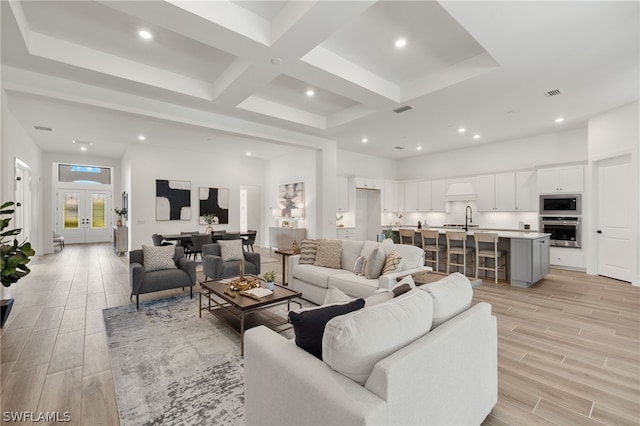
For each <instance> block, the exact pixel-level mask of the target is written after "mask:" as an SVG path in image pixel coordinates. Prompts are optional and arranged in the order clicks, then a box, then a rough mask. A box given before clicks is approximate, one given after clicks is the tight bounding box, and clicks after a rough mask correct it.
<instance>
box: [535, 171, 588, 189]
mask: <svg viewBox="0 0 640 426" xmlns="http://www.w3.org/2000/svg"><path fill="white" fill-rule="evenodd" d="M583 190H584V167H583V166H582V165H577V166H566V167H550V168H545V169H539V170H538V192H539V193H540V194H553V193H558V192H559V193H572V192H582V191H583Z"/></svg>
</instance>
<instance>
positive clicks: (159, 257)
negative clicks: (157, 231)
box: [142, 245, 176, 272]
mask: <svg viewBox="0 0 640 426" xmlns="http://www.w3.org/2000/svg"><path fill="white" fill-rule="evenodd" d="M142 255H143V256H144V270H145V271H146V272H151V271H159V270H162V269H175V268H176V263H175V261H174V260H173V257H174V255H175V247H174V246H172V245H171V246H145V245H143V246H142Z"/></svg>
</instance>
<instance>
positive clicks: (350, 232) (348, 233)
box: [336, 228, 356, 240]
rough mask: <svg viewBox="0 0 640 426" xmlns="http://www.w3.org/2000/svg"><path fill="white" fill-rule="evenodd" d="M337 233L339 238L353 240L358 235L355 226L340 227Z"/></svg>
mask: <svg viewBox="0 0 640 426" xmlns="http://www.w3.org/2000/svg"><path fill="white" fill-rule="evenodd" d="M336 233H337V236H338V239H339V240H353V239H354V238H355V237H356V230H355V228H338V229H337V232H336Z"/></svg>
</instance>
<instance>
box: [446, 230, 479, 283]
mask: <svg viewBox="0 0 640 426" xmlns="http://www.w3.org/2000/svg"><path fill="white" fill-rule="evenodd" d="M446 236H447V274H450V273H451V266H456V267H459V266H462V273H463V274H464V275H466V274H467V258H469V259H471V262H473V260H474V258H475V256H474V255H473V254H474V251H475V250H474V249H473V247H467V233H466V232H461V231H447V232H446ZM452 255H454V256H455V257H456V258H455V262H451V256H452ZM460 256H462V263H459V262H460ZM472 267H473V266H472ZM472 270H473V269H472Z"/></svg>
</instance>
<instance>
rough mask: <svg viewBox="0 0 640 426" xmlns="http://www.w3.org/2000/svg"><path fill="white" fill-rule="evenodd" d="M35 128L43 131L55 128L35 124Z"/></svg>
mask: <svg viewBox="0 0 640 426" xmlns="http://www.w3.org/2000/svg"><path fill="white" fill-rule="evenodd" d="M33 128H34V129H36V130H42V131H43V132H53V129H52V128H51V127H46V126H35V125H34V126H33Z"/></svg>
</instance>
